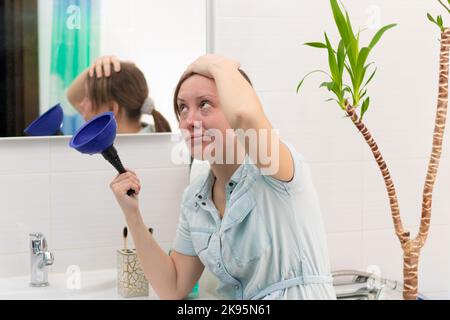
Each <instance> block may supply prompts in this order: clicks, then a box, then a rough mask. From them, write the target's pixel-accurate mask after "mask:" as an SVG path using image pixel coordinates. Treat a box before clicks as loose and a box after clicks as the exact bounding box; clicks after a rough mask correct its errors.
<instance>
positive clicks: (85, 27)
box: [0, 0, 208, 137]
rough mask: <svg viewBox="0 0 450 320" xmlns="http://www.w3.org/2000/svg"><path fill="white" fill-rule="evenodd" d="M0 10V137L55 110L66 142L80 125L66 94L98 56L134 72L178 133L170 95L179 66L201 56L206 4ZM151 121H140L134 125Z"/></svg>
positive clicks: (10, 5) (115, 0) (50, 0)
mask: <svg viewBox="0 0 450 320" xmlns="http://www.w3.org/2000/svg"><path fill="white" fill-rule="evenodd" d="M0 6H1V8H0V10H1V11H4V12H5V18H4V19H5V21H4V23H2V24H1V26H0V39H2V41H0V52H1V55H0V74H1V75H0V88H2V89H0V137H7V136H24V135H25V134H24V129H25V128H26V127H27V126H28V125H30V124H31V123H32V122H33V120H35V119H36V118H38V117H39V116H40V115H42V114H44V113H45V112H46V111H48V110H49V109H50V108H52V107H53V106H55V105H56V104H58V103H60V104H61V107H62V109H63V112H64V119H63V126H62V128H61V131H62V133H63V134H64V135H72V134H73V133H74V132H75V131H76V129H78V128H79V127H81V125H82V124H83V123H84V122H85V119H83V117H81V116H80V114H79V113H78V112H77V110H75V108H74V107H73V106H72V105H71V104H70V103H69V101H68V100H67V97H66V93H67V89H68V87H69V86H70V85H71V84H72V82H73V80H74V79H75V78H76V77H77V75H78V74H80V73H81V72H82V71H83V70H85V69H86V68H87V67H89V66H90V65H91V64H92V63H93V62H94V61H95V59H96V58H97V57H99V56H104V55H115V56H117V57H118V58H119V59H120V60H121V61H131V62H133V63H134V64H135V65H136V66H137V67H138V68H139V69H140V70H141V71H142V73H143V74H144V76H145V79H146V81H147V84H148V87H149V96H150V97H151V98H152V100H153V101H154V105H155V109H156V110H157V111H159V112H160V113H161V114H162V115H163V116H164V118H165V119H167V121H168V123H169V124H170V127H171V128H172V131H178V129H177V128H178V124H177V121H176V118H175V115H174V114H173V106H172V95H173V90H174V88H175V85H176V83H177V81H178V79H179V77H180V76H181V74H182V72H183V71H184V70H185V68H186V66H187V65H188V64H189V63H190V62H192V61H193V60H194V59H195V58H197V57H198V56H200V55H202V54H204V53H205V52H206V51H207V27H208V26H207V21H208V19H207V12H208V8H207V0H203V1H199V0H92V1H89V0H18V1H2V3H1V4H0ZM17 8H20V10H17ZM8 12H9V13H10V14H8ZM12 26H14V27H12ZM152 118H153V117H152V116H151V115H144V116H143V118H142V122H144V123H149V124H151V123H152V121H153V120H152Z"/></svg>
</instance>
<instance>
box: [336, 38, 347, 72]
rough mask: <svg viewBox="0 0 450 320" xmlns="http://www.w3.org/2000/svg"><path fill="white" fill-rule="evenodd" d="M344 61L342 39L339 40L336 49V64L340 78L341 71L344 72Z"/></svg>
mask: <svg viewBox="0 0 450 320" xmlns="http://www.w3.org/2000/svg"><path fill="white" fill-rule="evenodd" d="M344 63H345V44H344V41H343V40H341V41H339V46H338V51H337V64H338V70H339V75H340V78H342V73H343V72H344Z"/></svg>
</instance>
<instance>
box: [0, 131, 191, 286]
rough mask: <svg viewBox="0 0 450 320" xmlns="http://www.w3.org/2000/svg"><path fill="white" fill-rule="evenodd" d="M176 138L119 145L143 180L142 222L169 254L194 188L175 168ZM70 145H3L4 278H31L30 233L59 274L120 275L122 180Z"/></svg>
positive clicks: (122, 139) (0, 243) (40, 141)
mask: <svg viewBox="0 0 450 320" xmlns="http://www.w3.org/2000/svg"><path fill="white" fill-rule="evenodd" d="M175 137H176V136H175V135H171V134H157V135H142V136H126V135H125V136H118V137H117V139H116V142H115V146H116V148H117V150H118V152H119V155H120V157H121V160H122V162H123V164H124V165H125V166H126V167H129V168H132V169H133V170H134V171H135V172H136V173H137V174H138V176H139V178H140V180H141V183H142V190H141V195H140V198H139V199H140V200H139V201H140V206H141V211H142V214H143V216H144V220H145V222H146V224H147V225H148V226H149V227H150V226H151V227H153V228H154V235H155V238H156V239H157V241H158V242H159V243H160V244H161V246H162V247H163V248H164V249H165V250H167V251H168V250H169V249H170V246H171V242H172V241H173V238H174V236H175V230H176V226H177V222H178V215H179V212H180V210H179V205H180V201H181V195H182V192H183V190H184V188H185V187H186V186H187V184H188V183H189V166H188V165H187V164H180V165H177V164H174V163H173V161H172V160H171V154H172V150H173V148H174V146H175V145H177V141H176V139H175ZM68 144H69V137H51V138H20V139H0V151H1V156H0V168H1V169H0V181H1V183H0V277H5V276H15V275H26V274H28V273H29V263H30V257H29V236H28V234H29V233H30V232H42V233H44V234H45V236H46V238H47V240H48V244H49V249H50V250H51V251H52V252H53V253H54V255H55V263H54V265H53V266H52V267H51V269H52V271H53V272H66V269H67V267H68V266H70V265H78V266H79V267H80V268H81V270H90V269H105V268H115V265H116V250H117V249H120V248H121V246H122V245H123V241H122V229H123V227H124V223H125V219H124V217H123V214H122V212H121V210H120V208H119V206H118V204H117V203H116V200H115V199H114V196H113V194H112V192H111V190H110V188H109V183H110V182H111V181H112V179H113V178H114V177H115V176H116V174H117V173H116V172H115V169H114V168H113V167H112V166H111V165H110V164H109V163H108V162H107V161H105V160H104V159H103V157H102V156H101V155H93V156H88V155H82V154H79V153H78V152H76V151H75V150H73V149H71V148H69V146H68ZM129 246H130V247H132V246H133V242H132V239H131V237H129Z"/></svg>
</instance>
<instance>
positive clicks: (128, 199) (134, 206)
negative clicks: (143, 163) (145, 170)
mask: <svg viewBox="0 0 450 320" xmlns="http://www.w3.org/2000/svg"><path fill="white" fill-rule="evenodd" d="M126 170H127V172H125V173H122V174H120V175H118V176H117V177H116V178H115V179H114V180H113V181H112V182H111V183H110V185H109V186H110V188H111V190H112V191H113V193H114V196H115V197H116V200H117V202H118V203H119V206H120V207H121V208H122V211H123V213H124V214H125V215H126V216H129V215H135V214H138V212H139V198H138V196H139V192H140V191H141V182H140V181H139V179H138V177H137V175H136V173H134V172H133V171H131V170H129V169H126ZM129 189H133V190H134V192H135V193H134V195H131V196H129V195H127V191H128V190H129Z"/></svg>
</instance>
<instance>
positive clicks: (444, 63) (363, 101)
mask: <svg viewBox="0 0 450 320" xmlns="http://www.w3.org/2000/svg"><path fill="white" fill-rule="evenodd" d="M438 1H439V2H440V3H441V4H442V5H443V6H444V7H445V8H446V9H447V11H448V12H449V13H450V10H449V8H448V7H447V6H445V5H444V4H443V3H442V1H441V0H438ZM447 1H448V2H449V5H450V0H447ZM330 4H331V9H332V12H333V17H334V21H335V23H336V26H337V28H338V31H339V35H340V39H339V44H338V46H337V48H334V47H333V45H332V44H331V42H330V39H329V38H328V36H327V34H326V33H325V34H324V42H308V43H305V45H307V46H310V47H314V48H319V49H325V50H326V52H327V54H328V67H329V72H326V71H324V70H314V71H312V72H310V73H308V74H307V75H306V76H305V77H304V78H303V79H302V80H301V81H300V82H299V84H298V86H297V93H298V92H299V90H300V87H301V85H302V84H303V82H304V81H305V79H306V77H307V76H309V75H310V74H312V73H315V72H320V73H324V74H326V75H327V76H328V78H329V81H326V82H323V83H322V84H321V85H320V87H326V88H327V89H328V91H330V92H331V93H332V94H333V95H334V97H333V98H331V99H329V100H330V101H335V102H337V104H338V105H339V107H340V108H341V109H342V110H343V112H344V113H345V114H346V116H347V117H348V118H349V119H350V120H351V121H352V123H353V124H354V125H355V127H356V128H357V129H358V131H359V132H360V133H361V135H362V136H363V138H364V140H365V141H366V143H367V144H368V146H369V148H370V149H371V151H372V154H373V156H374V158H375V161H376V162H377V164H378V167H379V169H380V172H381V175H382V176H383V180H384V183H385V186H386V191H387V194H388V198H389V203H390V209H391V215H392V220H393V224H394V228H395V232H396V235H397V237H398V239H399V241H400V245H401V247H402V250H403V283H404V285H403V298H404V299H414V300H415V299H417V293H418V289H417V287H418V264H419V255H420V249H421V248H422V247H423V245H424V244H425V241H426V239H427V236H428V232H429V227H430V218H431V200H432V191H433V186H434V182H435V180H436V174H437V170H438V166H439V160H440V157H441V150H442V141H443V134H444V129H445V120H446V111H447V104H448V103H447V99H448V63H449V48H450V29H447V28H444V27H443V21H442V17H441V16H438V17H437V19H434V18H433V17H432V16H431V15H430V14H428V18H429V19H430V20H431V21H432V22H433V23H436V24H437V25H438V26H439V27H440V29H441V57H440V71H439V97H438V106H437V114H436V125H435V129H434V135H433V145H432V153H431V157H430V162H429V165H428V170H427V176H426V180H425V186H424V191H423V199H422V216H421V221H420V229H419V234H418V235H417V236H416V237H415V238H411V236H410V233H409V231H407V230H406V229H405V228H404V227H403V224H402V220H401V217H400V208H399V203H398V199H397V194H396V191H395V186H394V183H393V181H392V177H391V175H390V173H389V170H388V166H387V164H386V161H385V160H384V158H383V156H382V154H381V151H380V149H379V147H378V145H377V143H376V142H375V140H374V138H373V136H372V134H371V133H370V131H369V129H368V128H367V127H366V125H365V124H364V122H363V117H364V114H365V113H366V112H367V110H368V108H369V105H370V97H369V95H368V93H367V86H368V84H369V83H370V82H371V80H372V79H373V78H374V76H375V73H376V68H374V67H373V64H372V63H368V62H367V59H368V57H369V54H370V53H371V51H372V50H373V49H374V47H375V45H376V44H377V43H378V42H379V41H380V39H381V38H382V36H383V35H384V33H385V32H386V31H387V30H389V29H391V28H393V27H395V24H389V25H386V26H384V27H382V28H381V29H380V30H378V32H376V33H375V35H374V37H373V38H372V40H371V42H370V43H369V45H367V46H363V47H361V46H360V33H361V32H360V31H358V32H355V31H354V30H353V27H352V24H351V21H350V17H349V15H348V12H347V11H345V10H342V9H341V6H340V5H339V4H338V2H337V0H330ZM369 70H370V71H369ZM345 74H346V75H348V77H349V78H350V80H351V83H350V84H347V83H344V80H343V79H344V75H345Z"/></svg>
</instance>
